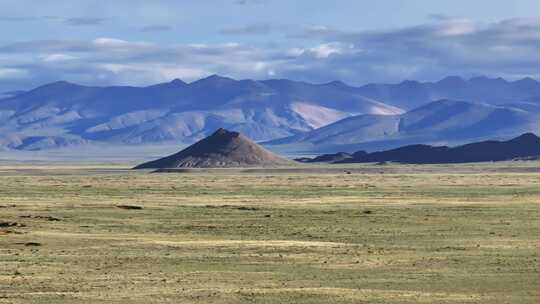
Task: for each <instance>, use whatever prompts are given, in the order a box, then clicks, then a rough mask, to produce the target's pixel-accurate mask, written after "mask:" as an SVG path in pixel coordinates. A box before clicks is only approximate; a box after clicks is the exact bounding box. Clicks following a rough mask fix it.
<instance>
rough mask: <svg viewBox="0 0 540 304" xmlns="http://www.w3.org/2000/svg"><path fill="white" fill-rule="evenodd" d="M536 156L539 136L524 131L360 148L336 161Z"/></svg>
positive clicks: (463, 160)
mask: <svg viewBox="0 0 540 304" xmlns="http://www.w3.org/2000/svg"><path fill="white" fill-rule="evenodd" d="M538 156H540V137H538V136H536V135H535V134H532V133H526V134H523V135H521V136H519V137H516V138H514V139H511V140H508V141H494V140H490V141H482V142H475V143H470V144H466V145H462V146H457V147H447V146H429V145H411V146H405V147H400V148H397V149H393V150H388V151H382V152H374V153H363V152H362V151H361V152H357V153H355V154H354V155H353V156H351V157H349V158H346V159H343V160H338V161H336V162H335V163H372V162H399V163H408V164H448V163H473V162H491V161H507V160H513V159H526V158H529V157H533V158H536V157H538Z"/></svg>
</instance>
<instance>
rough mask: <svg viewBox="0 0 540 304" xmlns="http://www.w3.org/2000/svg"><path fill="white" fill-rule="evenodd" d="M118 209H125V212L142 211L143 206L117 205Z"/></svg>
mask: <svg viewBox="0 0 540 304" xmlns="http://www.w3.org/2000/svg"><path fill="white" fill-rule="evenodd" d="M116 208H120V209H124V210H142V209H143V207H141V206H133V205H117V206H116Z"/></svg>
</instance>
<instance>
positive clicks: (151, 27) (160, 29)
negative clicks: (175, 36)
mask: <svg viewBox="0 0 540 304" xmlns="http://www.w3.org/2000/svg"><path fill="white" fill-rule="evenodd" d="M172 30H173V28H172V27H171V26H169V25H162V24H156V25H148V26H145V27H143V28H141V30H140V31H141V32H144V33H150V32H168V31H172Z"/></svg>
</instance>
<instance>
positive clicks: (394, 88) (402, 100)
mask: <svg viewBox="0 0 540 304" xmlns="http://www.w3.org/2000/svg"><path fill="white" fill-rule="evenodd" d="M358 93H359V94H361V95H363V96H366V97H368V98H374V99H377V100H379V101H381V102H385V103H388V104H391V105H394V106H398V107H400V108H403V109H406V110H412V109H414V108H417V107H419V106H422V105H424V104H426V103H429V102H431V101H435V100H440V99H452V100H468V101H474V102H484V103H491V104H504V103H514V102H524V101H530V100H532V99H536V98H538V97H540V82H539V81H537V80H535V79H533V78H530V77H526V78H523V79H520V80H516V81H507V80H505V79H503V78H488V77H474V78H471V79H469V80H465V79H463V78H461V77H458V76H449V77H446V78H444V79H442V80H440V81H437V82H419V81H414V80H406V81H403V82H401V83H399V84H369V85H365V86H362V87H360V88H359V89H358Z"/></svg>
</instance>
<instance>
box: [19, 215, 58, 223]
mask: <svg viewBox="0 0 540 304" xmlns="http://www.w3.org/2000/svg"><path fill="white" fill-rule="evenodd" d="M19 217H20V218H29V219H42V220H47V221H49V222H59V221H61V219H59V218H56V217H53V216H43V215H21V216H19Z"/></svg>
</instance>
